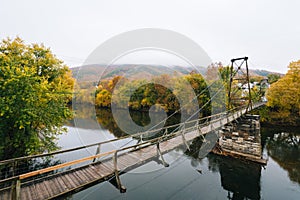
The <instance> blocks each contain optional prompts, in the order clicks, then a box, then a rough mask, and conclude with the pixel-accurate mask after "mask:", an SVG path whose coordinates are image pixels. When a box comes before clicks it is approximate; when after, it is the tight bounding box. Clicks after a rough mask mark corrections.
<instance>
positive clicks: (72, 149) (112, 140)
mask: <svg viewBox="0 0 300 200" xmlns="http://www.w3.org/2000/svg"><path fill="white" fill-rule="evenodd" d="M242 107H245V106H240V107H236V108H233V109H231V110H229V111H225V112H221V113H218V114H215V115H211V116H207V117H203V118H200V119H196V120H191V121H188V122H182V123H179V124H174V125H170V126H166V127H164V128H163V129H164V130H165V129H169V128H174V127H176V126H181V125H183V124H187V123H189V124H190V123H193V122H196V121H200V120H205V119H210V118H212V117H216V116H220V115H223V114H227V113H228V112H231V111H234V110H237V109H239V108H242ZM159 130H162V129H153V130H151V131H146V132H142V133H136V134H132V135H127V136H123V137H120V138H114V139H111V140H106V141H102V142H97V143H93V144H89V145H84V146H80V147H75V148H70V149H65V150H59V151H53V152H50V153H43V154H36V155H30V156H23V157H18V158H12V159H7V160H2V161H0V165H4V164H9V163H14V162H16V161H21V160H29V159H34V158H39V157H46V156H52V155H56V154H62V153H67V152H70V151H77V150H80V149H84V148H88V147H92V146H96V145H101V144H107V143H111V142H116V141H119V140H123V139H127V138H130V137H136V136H140V135H143V134H146V133H152V132H156V131H159Z"/></svg>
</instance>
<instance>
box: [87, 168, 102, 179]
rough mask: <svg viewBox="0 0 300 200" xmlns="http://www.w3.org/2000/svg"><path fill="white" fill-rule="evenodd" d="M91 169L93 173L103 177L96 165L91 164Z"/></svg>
mask: <svg viewBox="0 0 300 200" xmlns="http://www.w3.org/2000/svg"><path fill="white" fill-rule="evenodd" d="M89 167H90V170H91V172H93V174H95V175H96V176H98V177H99V178H101V177H103V176H102V175H101V174H100V173H99V170H98V169H97V168H96V167H95V166H94V165H90V166H89Z"/></svg>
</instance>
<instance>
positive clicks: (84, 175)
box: [76, 169, 94, 183]
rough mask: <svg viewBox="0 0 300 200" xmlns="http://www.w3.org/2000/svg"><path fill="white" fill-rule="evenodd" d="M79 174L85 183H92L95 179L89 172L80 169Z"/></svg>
mask: <svg viewBox="0 0 300 200" xmlns="http://www.w3.org/2000/svg"><path fill="white" fill-rule="evenodd" d="M76 173H77V174H79V175H80V176H79V178H81V179H82V180H83V181H84V182H85V183H88V182H90V181H91V180H93V179H94V177H91V176H90V175H89V174H87V172H85V171H83V169H79V170H77V171H76Z"/></svg>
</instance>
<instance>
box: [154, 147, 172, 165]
mask: <svg viewBox="0 0 300 200" xmlns="http://www.w3.org/2000/svg"><path fill="white" fill-rule="evenodd" d="M156 147H157V153H158V155H159V157H160V159H161V161H162V163H163V165H164V167H169V166H170V165H169V164H168V163H167V162H166V161H165V159H164V157H163V154H162V153H161V150H160V147H159V142H157V144H156Z"/></svg>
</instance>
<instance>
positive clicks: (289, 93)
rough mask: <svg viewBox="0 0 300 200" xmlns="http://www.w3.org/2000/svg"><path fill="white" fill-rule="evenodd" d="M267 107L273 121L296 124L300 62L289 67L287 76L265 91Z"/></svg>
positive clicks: (297, 117) (299, 109)
mask: <svg viewBox="0 0 300 200" xmlns="http://www.w3.org/2000/svg"><path fill="white" fill-rule="evenodd" d="M267 99H268V103H267V106H268V107H269V108H270V109H271V111H272V113H270V116H272V118H273V119H275V120H279V121H281V122H290V123H296V121H297V120H299V116H300V60H299V61H297V62H292V63H290V65H289V70H288V72H287V74H286V75H285V76H284V77H282V78H281V79H279V80H278V81H277V82H275V83H273V84H272V85H271V87H270V89H269V90H268V91H267Z"/></svg>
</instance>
